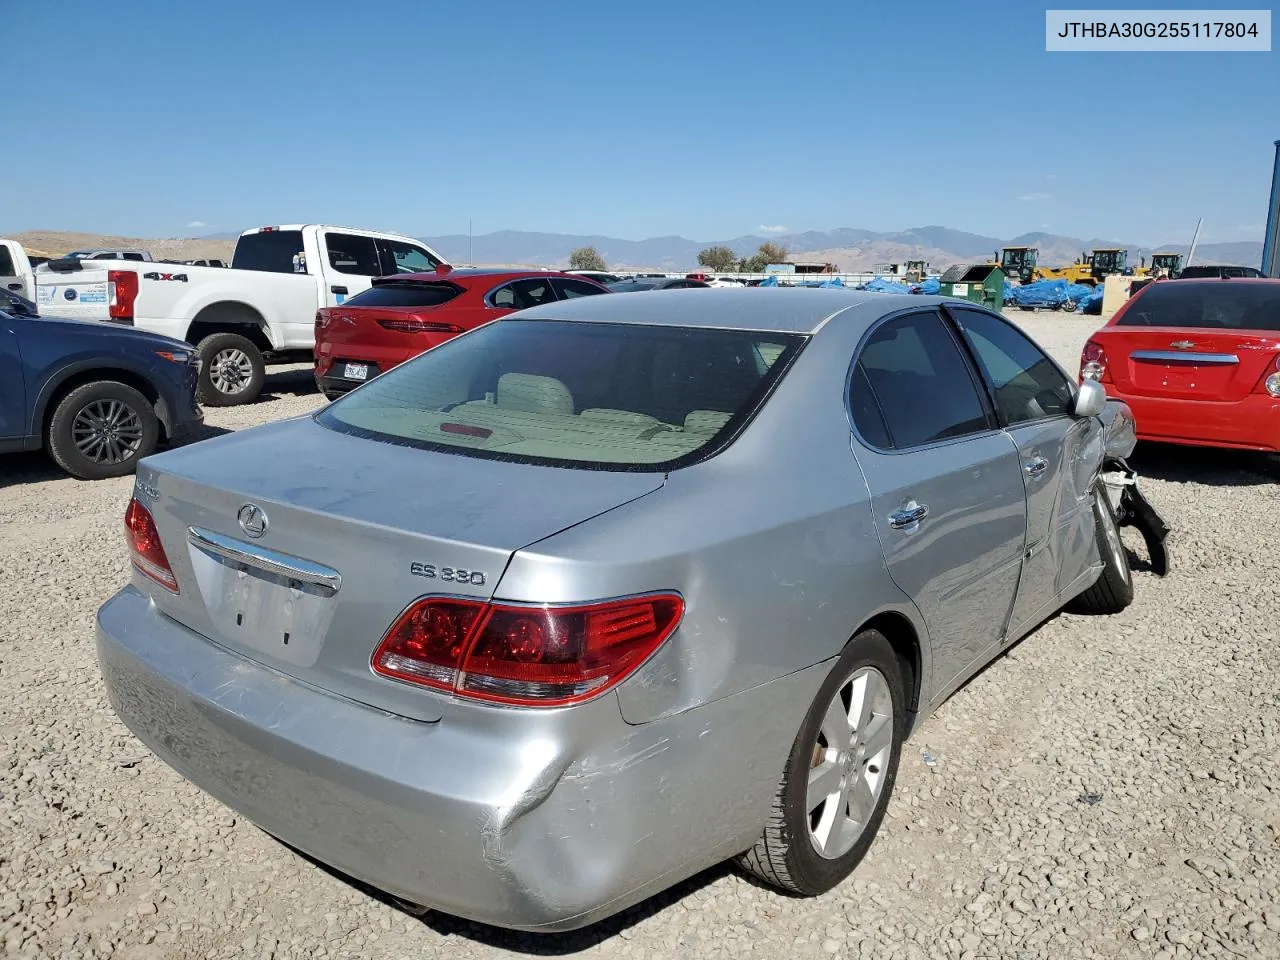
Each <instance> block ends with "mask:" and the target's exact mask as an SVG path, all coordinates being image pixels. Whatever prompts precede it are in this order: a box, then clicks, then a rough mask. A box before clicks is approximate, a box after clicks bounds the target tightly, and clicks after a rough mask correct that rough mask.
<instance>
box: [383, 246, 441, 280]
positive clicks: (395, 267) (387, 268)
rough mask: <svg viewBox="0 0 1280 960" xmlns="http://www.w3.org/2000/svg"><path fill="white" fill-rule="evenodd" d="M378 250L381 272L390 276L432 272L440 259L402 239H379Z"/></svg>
mask: <svg viewBox="0 0 1280 960" xmlns="http://www.w3.org/2000/svg"><path fill="white" fill-rule="evenodd" d="M378 250H379V252H380V253H381V254H382V271H381V272H382V273H383V275H385V276H391V275H393V274H397V273H433V272H435V269H436V267H438V266H440V261H439V260H438V259H436V258H435V257H433V256H431V254H429V253H427V251H425V250H423V249H422V248H421V247H419V246H415V245H414V244H412V243H405V242H404V241H403V240H379V241H378Z"/></svg>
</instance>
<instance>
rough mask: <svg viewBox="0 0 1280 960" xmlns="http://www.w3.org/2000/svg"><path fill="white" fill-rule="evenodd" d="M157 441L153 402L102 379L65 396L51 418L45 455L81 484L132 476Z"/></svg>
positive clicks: (125, 385)
mask: <svg viewBox="0 0 1280 960" xmlns="http://www.w3.org/2000/svg"><path fill="white" fill-rule="evenodd" d="M159 439H160V422H159V421H158V420H157V419H156V414H155V410H154V409H153V408H152V406H151V402H150V401H149V400H148V399H147V398H146V397H144V396H143V395H142V394H140V393H139V392H138V391H137V390H135V389H134V388H133V387H130V386H128V385H127V384H123V383H117V382H116V381H114V380H103V381H101V382H98V383H86V384H85V385H83V386H80V387H76V388H75V389H74V390H72V391H71V392H70V393H68V394H67V395H66V396H65V397H63V398H62V400H61V401H60V402H59V403H58V405H57V407H55V408H54V411H53V416H52V417H51V418H50V419H49V434H48V437H47V441H46V442H47V446H48V449H49V455H50V456H52V457H53V459H54V461H55V462H56V463H57V464H58V466H60V467H61V468H62V469H63V470H65V471H67V473H69V474H71V475H72V476H73V477H78V478H79V479H81V480H103V479H105V478H107V477H121V476H124V475H125V474H128V473H132V472H133V470H134V468H135V467H136V466H137V464H138V461H139V460H141V459H142V458H143V457H145V456H147V455H149V454H150V453H152V452H153V451H154V450H155V448H156V443H157V442H158V441H159Z"/></svg>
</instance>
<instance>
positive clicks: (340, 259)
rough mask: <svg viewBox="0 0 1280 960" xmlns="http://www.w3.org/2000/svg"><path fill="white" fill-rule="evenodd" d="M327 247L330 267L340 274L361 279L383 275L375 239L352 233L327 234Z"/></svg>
mask: <svg viewBox="0 0 1280 960" xmlns="http://www.w3.org/2000/svg"><path fill="white" fill-rule="evenodd" d="M324 242H325V246H327V247H328V248H329V266H330V267H332V268H333V269H334V270H337V271H338V272H339V273H350V274H354V275H356V276H360V277H377V276H380V275H381V274H382V268H381V267H379V266H378V249H377V247H376V246H375V245H374V242H373V237H358V236H356V235H355V234H351V233H326V234H325V235H324Z"/></svg>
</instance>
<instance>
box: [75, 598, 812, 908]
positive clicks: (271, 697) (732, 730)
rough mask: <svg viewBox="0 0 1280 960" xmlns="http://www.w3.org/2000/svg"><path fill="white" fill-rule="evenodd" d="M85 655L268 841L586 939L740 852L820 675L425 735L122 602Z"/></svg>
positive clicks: (148, 726) (477, 712) (758, 823)
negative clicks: (630, 718)
mask: <svg viewBox="0 0 1280 960" xmlns="http://www.w3.org/2000/svg"><path fill="white" fill-rule="evenodd" d="M97 645H98V657H99V661H100V664H101V668H102V674H103V677H104V679H105V682H106V686H107V691H108V695H109V697H110V700H111V704H112V707H113V708H114V709H115V711H116V713H117V714H118V715H119V716H120V718H121V719H122V720H123V721H124V722H125V724H126V725H127V726H128V727H129V729H130V730H132V731H133V733H134V734H136V735H137V736H138V738H139V739H141V740H142V741H143V742H144V743H146V744H147V746H149V747H150V748H151V749H152V750H153V751H154V752H155V753H156V754H157V755H158V756H159V757H160V758H161V759H163V760H164V761H165V762H166V763H168V764H169V765H170V766H172V767H174V768H175V769H176V770H177V771H178V772H179V773H181V774H182V775H183V776H185V777H186V778H187V779H189V780H191V781H192V782H193V783H195V784H196V785H197V786H199V787H201V788H202V789H204V790H205V791H206V792H208V793H210V794H212V795H213V796H214V797H216V798H218V799H219V800H221V801H222V802H224V803H226V804H227V805H228V806H230V807H232V808H233V809H235V810H236V811H238V812H239V813H241V814H242V815H244V816H245V817H246V818H248V819H249V820H251V821H253V822H254V823H256V824H258V825H259V826H260V827H262V829H264V830H266V831H267V832H268V833H270V834H272V835H274V836H276V837H278V838H280V839H281V840H283V841H285V842H286V843H288V844H290V845H292V846H294V847H297V848H298V849H300V850H302V851H303V852H305V853H307V854H309V855H310V856H312V857H314V858H316V859H317V860H320V861H323V862H324V863H327V864H330V865H332V866H334V867H336V868H337V869H339V870H341V871H343V872H344V873H346V874H348V875H350V876H352V877H355V878H357V879H359V880H362V881H364V882H366V883H368V884H370V885H372V886H375V887H377V888H379V889H382V890H385V891H387V892H389V893H391V894H394V895H395V896H398V897H400V898H402V899H404V900H408V901H411V902H413V903H418V904H422V905H424V906H429V907H433V908H436V909H439V910H442V911H444V912H447V913H450V914H455V915H458V916H462V917H466V918H468V919H472V920H477V921H480V922H483V923H490V924H494V925H497V926H503V927H511V928H517V929H525V930H536V931H554V930H568V929H574V928H576V927H581V926H586V925H588V924H590V923H592V922H594V921H595V920H598V919H601V918H603V917H605V916H608V915H609V914H612V913H615V912H617V911H618V910H621V909H623V908H625V907H626V906H629V905H630V904H632V903H635V902H637V901H639V900H641V899H643V898H644V897H646V896H648V895H650V894H651V893H654V892H656V891H657V890H659V889H662V888H664V887H667V886H669V885H670V884H671V883H674V882H676V881H678V880H680V879H683V878H684V877H686V876H689V875H691V874H693V873H695V872H697V871H698V870H700V869H702V868H704V867H706V866H709V865H711V864H713V863H715V862H718V861H720V860H723V859H725V858H726V857H729V856H732V855H733V854H735V853H737V852H739V851H741V850H743V849H745V848H747V847H748V846H750V845H751V843H752V842H753V841H754V839H755V836H756V835H757V834H758V832H759V831H760V829H761V828H762V827H763V824H764V822H765V821H766V819H767V817H768V811H769V804H770V801H771V798H772V792H773V789H774V784H776V782H777V776H778V774H779V772H780V771H781V768H782V764H783V763H784V761H785V757H786V754H787V750H788V749H789V747H790V742H791V738H792V737H793V736H794V731H795V729H796V727H797V726H798V724H799V717H798V716H797V715H796V709H799V710H800V712H801V713H803V707H804V705H805V704H807V703H808V702H809V701H810V700H811V699H812V697H813V696H814V695H815V693H816V691H817V687H818V685H819V684H820V683H821V681H822V677H823V675H824V673H825V670H826V668H827V665H825V664H820V665H818V666H817V667H814V668H810V669H808V670H805V671H801V672H800V673H797V674H793V675H792V676H790V677H786V678H783V679H781V680H778V681H775V682H773V683H770V684H766V685H764V686H763V687H759V688H756V689H755V690H753V691H748V692H747V693H745V694H739V695H737V696H734V697H728V698H725V699H723V700H719V701H716V702H714V703H712V704H708V705H706V706H703V707H700V708H697V709H694V710H690V711H686V712H685V713H683V714H679V715H677V716H674V717H671V718H668V719H666V720H661V721H656V722H653V723H648V724H643V725H639V726H631V725H628V724H627V723H626V722H625V721H624V720H623V719H622V716H621V713H620V711H619V709H618V704H617V698H616V697H615V696H613V695H608V696H605V697H602V698H600V699H599V700H596V701H592V702H590V703H588V704H584V705H581V706H577V707H574V708H571V709H557V710H537V711H531V710H517V709H510V708H501V707H492V706H488V705H482V704H470V703H465V704H464V703H460V704H458V705H457V709H456V710H455V711H453V712H448V711H446V713H445V715H444V716H443V718H442V719H441V720H439V721H437V722H434V723H428V722H421V721H416V720H409V719H405V718H403V717H400V716H397V715H394V714H391V713H387V712H385V711H382V710H378V709H375V708H372V707H369V706H366V705H363V704H359V703H356V702H354V701H351V700H347V699H344V698H341V697H337V696H333V695H331V694H328V693H325V692H323V691H320V690H317V689H315V688H313V687H310V686H307V685H305V684H302V683H300V682H299V681H297V680H294V679H291V678H288V677H285V676H283V675H281V674H279V673H276V672H274V671H272V670H270V669H269V668H266V667H264V666H261V665H260V664H257V663H254V662H252V661H249V660H246V659H245V658H243V657H241V656H239V655H238V654H236V653H233V652H232V651H229V650H227V649H225V648H223V647H220V646H218V645H216V644H214V643H211V642H209V641H208V640H206V639H204V638H203V637H200V636H199V635H197V634H195V633H193V632H192V631H190V630H188V629H186V628H185V627H183V626H181V625H180V624H177V623H175V622H174V621H172V620H170V619H168V618H167V617H165V616H164V615H163V614H161V613H159V611H157V610H156V608H155V607H154V606H153V605H152V604H151V602H150V600H149V599H148V598H147V597H146V596H145V595H144V594H143V593H141V592H139V591H138V590H137V589H136V588H134V587H126V588H125V589H123V590H121V591H120V592H119V593H117V594H116V595H115V596H114V597H113V598H112V599H111V600H109V601H108V602H107V603H106V604H105V605H104V606H103V607H102V608H101V610H100V611H99V613H98V638H97ZM795 705H798V707H796V706H795ZM744 756H748V757H751V756H754V757H758V758H759V760H758V763H759V764H760V766H753V765H752V764H750V763H745V764H744V763H743V762H742V759H741V758H742V757H744ZM775 767H776V769H774V768H775ZM766 768H767V769H766ZM709 810H714V811H715V813H714V815H710V816H708V811H709Z"/></svg>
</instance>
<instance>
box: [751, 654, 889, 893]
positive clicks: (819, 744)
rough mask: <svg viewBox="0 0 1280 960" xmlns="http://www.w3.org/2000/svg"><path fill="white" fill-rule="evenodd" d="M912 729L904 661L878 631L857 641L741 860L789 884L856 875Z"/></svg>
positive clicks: (824, 885) (809, 721)
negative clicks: (757, 835)
mask: <svg viewBox="0 0 1280 960" xmlns="http://www.w3.org/2000/svg"><path fill="white" fill-rule="evenodd" d="M905 730H906V698H905V695H904V692H903V681H902V668H901V667H900V666H899V664H898V657H897V654H895V653H894V651H893V647H891V646H890V645H889V641H888V640H887V639H886V638H885V636H884V635H883V634H882V633H880V631H878V630H864V631H862V632H861V633H859V634H858V635H857V636H856V637H854V638H853V640H851V641H850V642H849V645H848V646H847V647H845V649H844V652H843V653H842V654H841V655H840V657H839V659H838V660H837V661H836V664H835V666H834V667H833V668H832V670H831V673H830V674H828V676H827V679H826V680H825V681H824V682H823V684H822V687H821V688H820V689H819V690H818V695H817V697H816V698H815V699H814V701H813V705H812V706H811V707H810V708H809V713H808V714H807V715H806V716H805V719H804V723H803V724H802V725H801V727H800V733H799V734H798V735H797V736H796V740H795V743H794V744H793V746H792V748H791V755H790V756H789V757H788V759H787V766H786V769H785V771H784V772H783V775H782V782H781V783H780V784H779V785H778V792H777V795H776V796H775V797H774V801H773V815H772V816H771V817H770V820H769V822H768V824H767V825H766V826H765V830H764V834H763V835H762V836H761V837H760V839H759V840H757V841H756V844H755V846H754V847H752V848H751V849H750V850H748V851H747V852H746V853H744V854H742V855H741V856H740V857H739V858H738V865H739V866H740V867H742V868H744V869H745V870H747V871H749V872H750V873H753V874H755V875H756V876H757V877H759V878H760V879H762V880H764V881H765V882H766V883H768V884H770V885H772V886H775V887H777V888H779V889H781V890H784V891H786V892H788V893H796V894H800V895H802V896H816V895H818V894H820V893H825V892H826V891H828V890H830V889H831V888H832V887H834V886H835V885H836V884H838V883H839V882H840V881H841V880H843V879H844V878H845V877H847V876H848V875H849V874H850V873H851V872H852V871H853V868H854V867H856V866H857V865H858V862H859V861H861V860H862V858H863V857H864V856H865V855H866V853H867V850H868V849H870V847H871V842H872V841H873V840H874V839H875V836H876V831H878V830H879V829H880V821H881V820H883V819H884V812H885V808H886V807H888V805H889V796H890V794H892V792H893V783H894V780H895V779H896V777H897V774H898V758H899V755H900V753H901V750H902V740H903V736H904V733H905Z"/></svg>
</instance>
